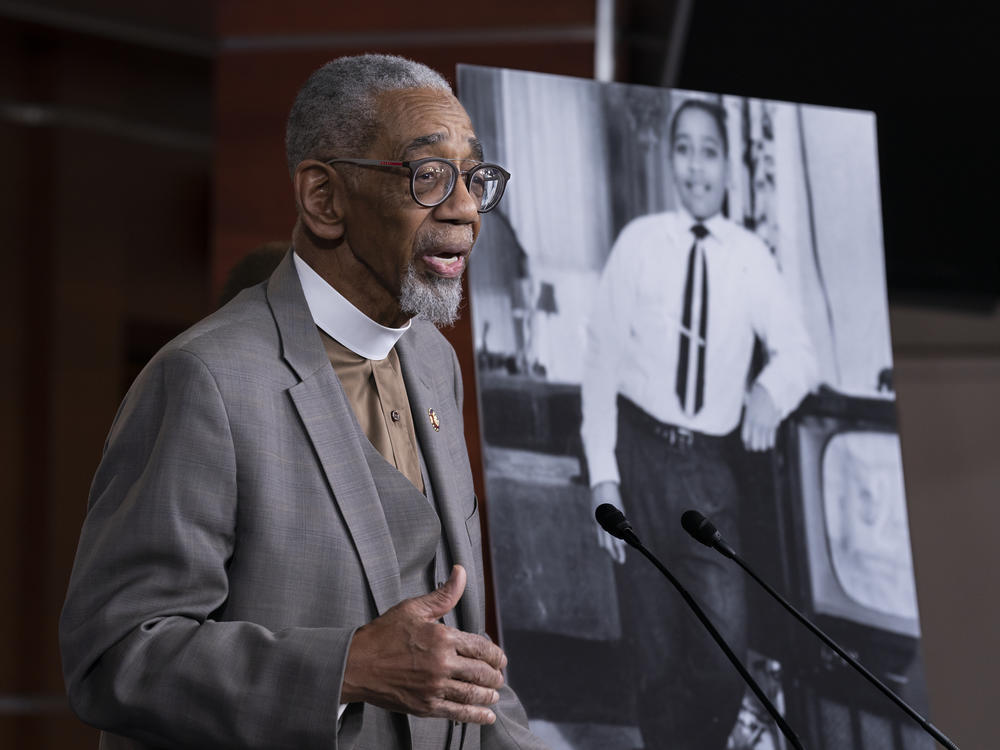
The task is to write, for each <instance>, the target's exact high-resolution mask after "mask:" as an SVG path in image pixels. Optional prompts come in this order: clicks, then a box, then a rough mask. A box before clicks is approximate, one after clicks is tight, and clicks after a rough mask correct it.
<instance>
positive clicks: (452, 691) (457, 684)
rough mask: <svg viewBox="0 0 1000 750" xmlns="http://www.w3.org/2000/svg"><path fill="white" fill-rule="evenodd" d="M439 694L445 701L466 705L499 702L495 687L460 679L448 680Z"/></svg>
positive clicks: (487, 704) (498, 694)
mask: <svg viewBox="0 0 1000 750" xmlns="http://www.w3.org/2000/svg"><path fill="white" fill-rule="evenodd" d="M441 695H442V697H443V698H444V699H445V700H447V701H450V702H452V703H461V704H463V705H466V706H492V705H494V704H495V703H499V702H500V693H498V692H497V691H496V689H494V688H489V687H483V686H482V685H474V684H472V683H471V682H462V681H461V680H448V682H447V683H445V686H444V690H443V691H442V693H441Z"/></svg>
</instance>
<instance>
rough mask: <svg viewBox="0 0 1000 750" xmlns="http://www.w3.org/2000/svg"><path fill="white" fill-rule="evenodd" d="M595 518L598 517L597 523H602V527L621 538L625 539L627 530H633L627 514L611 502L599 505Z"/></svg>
mask: <svg viewBox="0 0 1000 750" xmlns="http://www.w3.org/2000/svg"><path fill="white" fill-rule="evenodd" d="M594 518H596V519H597V523H599V524H600V525H601V528H602V529H604V530H605V531H606V532H608V533H609V534H611V536H615V537H618V538H619V539H624V538H625V532H626V531H631V530H632V527H631V526H630V525H629V522H628V520H627V519H626V518H625V514H624V513H622V512H621V510H619V509H618V508H616V507H615V506H614V505H612V504H611V503H601V504H600V505H598V506H597V510H595V511H594Z"/></svg>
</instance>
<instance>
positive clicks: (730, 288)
mask: <svg viewBox="0 0 1000 750" xmlns="http://www.w3.org/2000/svg"><path fill="white" fill-rule="evenodd" d="M458 90H459V97H460V99H461V101H462V103H463V104H464V106H465V107H466V109H467V110H468V112H469V114H470V117H471V119H472V121H473V123H474V125H475V128H476V132H477V134H478V136H479V138H480V140H481V141H482V143H483V146H484V150H485V153H486V159H487V161H491V162H496V163H498V164H500V165H501V166H503V167H504V168H506V169H507V170H508V171H509V172H510V173H511V175H512V177H511V180H510V183H509V185H508V188H507V193H506V195H505V196H504V199H503V202H502V203H501V205H500V206H499V208H498V209H496V210H495V211H493V212H492V213H490V214H488V215H486V216H485V217H484V220H483V228H482V232H481V235H480V237H479V240H478V242H477V245H476V249H475V252H474V253H473V256H472V261H471V265H470V269H469V274H470V276H469V288H470V300H469V305H470V310H471V316H472V327H473V332H474V345H475V361H476V381H477V387H478V393H477V397H478V401H479V408H480V416H481V424H482V432H483V434H482V439H483V456H484V470H485V486H486V502H487V508H488V524H489V529H488V530H489V539H490V547H491V554H492V563H493V575H494V586H495V591H496V597H497V610H498V618H499V624H500V635H501V640H502V642H503V646H504V648H505V650H506V652H507V654H508V656H509V659H510V665H509V668H508V679H509V681H510V683H511V685H512V686H513V687H514V688H515V690H517V692H518V694H519V696H520V697H521V699H522V701H523V702H524V704H525V708H526V709H527V711H528V714H529V718H530V719H531V722H532V728H533V729H534V730H535V731H536V732H537V733H538V734H539V735H540V736H542V737H543V738H545V739H546V740H547V741H548V742H549V743H550V744H551V746H552V747H553V748H554V749H556V750H558V749H559V748H572V749H574V750H584V749H589V748H595V749H596V748H602V749H609V748H610V749H612V750H614V749H615V748H641V747H647V748H658V747H667V748H684V747H697V748H703V749H708V750H711V749H712V748H713V747H718V748H720V750H721V749H722V748H731V749H733V750H736V749H739V748H760V749H763V748H771V747H784V746H785V744H784V742H783V740H782V738H781V737H780V735H779V733H778V732H777V730H776V727H775V726H774V724H773V722H772V721H771V720H770V717H769V716H768V715H767V714H766V713H765V712H764V711H763V709H762V708H761V706H760V705H759V704H758V703H757V701H756V699H755V698H753V697H752V695H751V694H750V693H749V691H747V690H746V689H745V688H744V686H743V685H742V683H741V681H740V678H739V675H738V674H737V673H736V671H735V670H733V669H732V667H731V665H729V664H728V662H725V660H724V657H722V656H721V652H718V649H717V648H716V647H715V645H714V643H712V642H711V640H710V637H709V635H708V634H707V633H706V632H704V631H703V630H701V629H700V626H699V625H698V623H697V620H696V618H695V617H694V615H693V614H692V613H691V612H689V611H687V610H686V608H685V607H684V605H683V603H682V600H681V598H680V596H679V595H678V593H677V592H676V591H675V590H674V589H673V588H672V587H671V586H670V585H669V584H668V583H667V581H666V580H663V579H662V578H660V577H659V576H658V574H657V573H656V571H655V570H654V569H652V567H651V566H650V565H649V563H648V562H647V561H645V560H644V559H642V558H641V557H640V556H639V555H638V554H637V553H636V552H634V551H632V550H627V551H625V552H624V558H625V562H624V564H623V563H621V562H620V558H621V555H622V551H621V550H620V549H617V548H615V547H614V546H612V545H611V544H610V540H609V538H604V537H602V534H603V532H601V531H599V529H598V528H597V526H596V524H595V522H594V520H593V508H594V504H595V502H596V500H595V498H597V497H598V496H599V495H600V493H601V492H603V491H612V492H615V491H617V493H618V494H617V495H611V497H620V502H621V504H622V506H623V509H624V510H625V512H626V514H627V515H628V516H629V518H630V520H632V521H633V523H637V527H636V532H637V533H638V535H639V536H640V538H642V540H643V542H644V543H645V544H646V546H647V547H648V548H649V549H650V550H651V551H653V552H654V553H655V554H657V555H658V556H660V557H661V558H662V559H663V560H664V562H665V563H666V564H667V566H668V568H670V569H671V570H672V571H673V572H674V573H675V575H676V576H677V578H678V580H679V581H680V582H681V583H682V584H683V585H685V586H690V587H691V593H692V595H693V596H694V597H695V599H696V600H698V601H699V602H700V603H701V604H702V605H703V606H704V607H705V609H706V611H707V613H708V614H709V616H710V617H714V618H717V619H718V622H716V624H717V625H719V626H720V629H721V630H723V631H724V632H725V633H727V634H728V635H729V636H730V637H732V639H733V641H734V643H735V646H736V650H737V651H738V652H739V653H740V655H741V657H742V660H743V661H744V663H745V664H746V666H747V668H748V669H749V670H750V672H751V673H752V674H753V675H755V676H756V678H757V679H758V681H759V682H760V684H761V686H762V687H763V689H764V690H765V692H766V693H767V694H768V696H769V697H770V698H771V700H772V702H773V703H774V704H775V705H776V706H777V707H778V708H779V710H781V711H782V712H783V713H784V715H785V717H786V719H787V720H788V722H789V723H790V724H791V725H792V726H793V727H794V728H795V730H796V731H797V732H798V734H799V736H800V737H801V738H802V740H803V742H805V743H806V744H807V745H808V746H810V747H824V748H832V747H836V748H846V749H850V748H892V749H893V750H897V749H902V748H907V749H908V748H931V747H933V745H932V744H931V743H930V741H929V740H926V739H925V738H924V737H923V734H922V732H921V731H920V729H919V727H917V726H916V725H915V724H912V723H911V722H910V721H909V720H908V719H907V718H906V717H905V716H903V715H902V714H900V713H898V711H897V710H896V709H895V707H894V706H892V705H891V704H890V703H889V702H888V701H886V700H885V698H884V697H883V696H881V695H880V694H878V693H877V691H875V690H874V689H873V688H872V687H871V686H870V685H868V684H867V683H866V682H865V681H864V680H863V679H862V678H861V677H860V676H858V675H857V674H855V673H853V672H852V671H850V670H848V669H847V668H846V666H845V665H844V664H843V663H842V662H840V660H839V659H837V658H836V657H834V656H833V655H832V654H831V653H829V651H828V650H827V649H825V648H824V647H823V646H822V644H820V643H819V642H818V641H816V640H815V639H814V638H813V636H812V635H811V634H809V633H808V632H807V631H805V630H804V629H803V628H802V627H801V626H800V625H799V624H798V623H796V622H795V621H794V620H793V619H792V618H791V616H790V615H788V614H787V613H786V612H784V611H783V610H781V609H780V608H779V607H778V606H777V605H776V604H774V603H773V601H771V600H769V599H768V597H767V596H766V595H765V594H764V593H763V592H762V591H761V590H760V589H759V588H758V587H757V586H756V585H755V584H754V583H753V582H752V581H751V580H749V579H748V578H747V577H746V576H745V575H744V573H743V572H742V571H741V570H740V569H739V568H738V567H737V566H736V565H735V564H733V563H732V562H730V561H728V560H726V559H725V558H723V557H722V556H720V555H718V554H717V553H715V552H714V551H713V550H710V549H708V548H705V547H701V546H700V545H698V543H697V542H696V541H695V540H694V539H692V538H691V537H690V536H687V535H686V534H685V533H684V532H683V530H682V529H680V512H681V511H682V510H684V509H695V510H699V511H700V512H702V513H704V514H705V515H706V516H708V517H709V518H710V519H712V520H713V521H714V522H715V523H716V525H718V526H719V528H720V530H721V532H722V534H723V535H724V537H725V538H726V539H727V540H729V541H730V543H732V544H733V546H734V547H737V551H738V552H739V553H740V555H741V556H742V557H743V559H745V560H746V561H747V562H748V563H749V564H750V565H751V566H752V567H753V568H754V569H755V570H756V571H757V572H758V574H760V575H761V576H762V577H763V578H765V579H766V580H767V581H769V582H770V583H771V585H772V586H774V587H775V588H776V589H777V590H778V591H779V592H781V593H782V594H784V595H785V596H786V597H787V598H788V599H789V600H791V602H792V603H793V604H794V605H795V606H796V607H797V608H799V609H800V610H801V611H802V612H803V613H804V614H806V615H807V616H808V617H810V618H811V619H813V620H815V621H816V622H817V623H819V624H820V626H821V627H823V628H824V629H825V630H826V631H827V632H828V633H829V634H830V635H831V636H833V637H834V638H836V639H837V640H838V641H839V642H840V643H841V644H842V645H843V646H844V647H845V648H846V649H847V650H848V651H850V652H852V653H855V654H857V655H858V657H859V658H860V659H861V661H862V663H864V664H865V665H866V666H867V667H868V668H869V669H870V670H871V671H872V672H874V673H875V674H876V675H877V676H878V677H879V678H880V679H882V680H883V681H884V682H886V683H887V684H888V685H889V686H890V687H892V688H893V689H895V690H897V691H898V692H900V693H901V694H902V695H903V697H904V699H905V700H907V701H908V702H909V703H910V704H911V705H913V706H914V707H916V708H917V709H918V710H922V711H926V689H925V685H924V677H923V669H922V663H921V657H920V627H919V617H918V610H917V602H916V591H915V584H914V577H913V565H912V559H911V554H910V544H909V534H908V522H907V511H906V500H905V493H904V485H903V474H902V464H901V458H900V449H899V436H898V429H897V425H896V410H895V396H894V392H893V384H892V350H891V343H890V336H889V315H888V301H887V294H886V281H885V269H884V258H883V243H882V222H881V211H880V188H879V174H878V155H877V140H876V122H875V117H874V115H873V114H872V113H870V112H862V111H856V110H845V109H836V108H828V107H820V106H813V105H802V104H794V103H787V102H777V101H766V100H759V99H752V98H746V97H740V96H735V95H724V94H717V93H708V92H694V91H681V90H668V89H660V88H651V87H643V86H633V85H626V84H618V83H598V82H595V81H592V80H587V79H577V78H568V77H560V76H552V75H544V74H537V73H527V72H521V71H512V70H504V69H495V68H484V67H478V66H460V67H459V73H458ZM713 143H714V144H715V145H714V147H713ZM713 148H714V151H713ZM695 225H698V226H700V227H702V228H701V229H695ZM609 488H610V490H609ZM637 519H638V522H637ZM605 537H606V535H605ZM706 644H707V645H706ZM713 651H714V652H718V653H713ZM694 654H698V655H699V656H698V658H699V659H700V660H703V661H699V663H698V664H695V665H691V664H684V661H685V659H689V660H690V659H692V658H694V657H693V655H694ZM720 664H721V666H720ZM688 674H690V675H691V676H690V677H684V676H683V675H688ZM704 674H709V675H712V677H711V683H710V684H708V685H701V686H698V685H697V684H696V683H697V682H698V680H699V679H702V677H703V676H704ZM725 696H728V697H725Z"/></svg>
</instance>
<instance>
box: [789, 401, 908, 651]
mask: <svg viewBox="0 0 1000 750" xmlns="http://www.w3.org/2000/svg"><path fill="white" fill-rule="evenodd" d="M800 430H801V432H800V453H801V456H800V458H801V459H802V469H803V472H802V474H803V476H802V480H803V501H804V503H803V505H804V507H803V513H804V518H805V522H806V535H807V538H808V550H809V580H810V584H811V588H812V597H813V607H814V609H815V611H816V612H818V613H822V614H826V615H831V616H834V617H841V618H844V619H847V620H850V621H853V622H857V623H860V624H863V625H869V626H872V627H877V628H881V629H883V630H889V631H892V632H896V633H900V634H903V635H908V636H913V637H916V636H918V635H919V634H920V628H919V623H918V619H917V597H916V584H915V582H914V577H913V560H912V558H911V555H910V537H909V528H908V523H907V516H906V498H905V495H904V492H903V469H902V458H901V454H900V447H899V436H898V434H896V433H895V432H882V431H870V430H864V429H852V428H847V429H844V424H843V423H841V422H836V421H834V420H829V419H824V420H814V419H806V420H804V421H803V424H802V426H801V428H800Z"/></svg>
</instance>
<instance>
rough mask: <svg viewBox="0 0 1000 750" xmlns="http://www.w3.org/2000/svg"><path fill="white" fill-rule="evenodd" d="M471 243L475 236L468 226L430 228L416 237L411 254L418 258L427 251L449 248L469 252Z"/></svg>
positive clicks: (470, 226)
mask: <svg viewBox="0 0 1000 750" xmlns="http://www.w3.org/2000/svg"><path fill="white" fill-rule="evenodd" d="M473 242H475V235H474V234H473V232H472V225H470V224H467V225H463V226H455V227H432V228H430V229H428V230H427V232H426V233H423V234H421V235H420V236H419V237H417V241H416V243H415V245H414V253H413V254H414V255H415V256H418V255H424V254H425V253H427V252H428V251H429V250H439V251H440V250H445V249H449V248H461V249H463V250H471V249H472V244H473Z"/></svg>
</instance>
